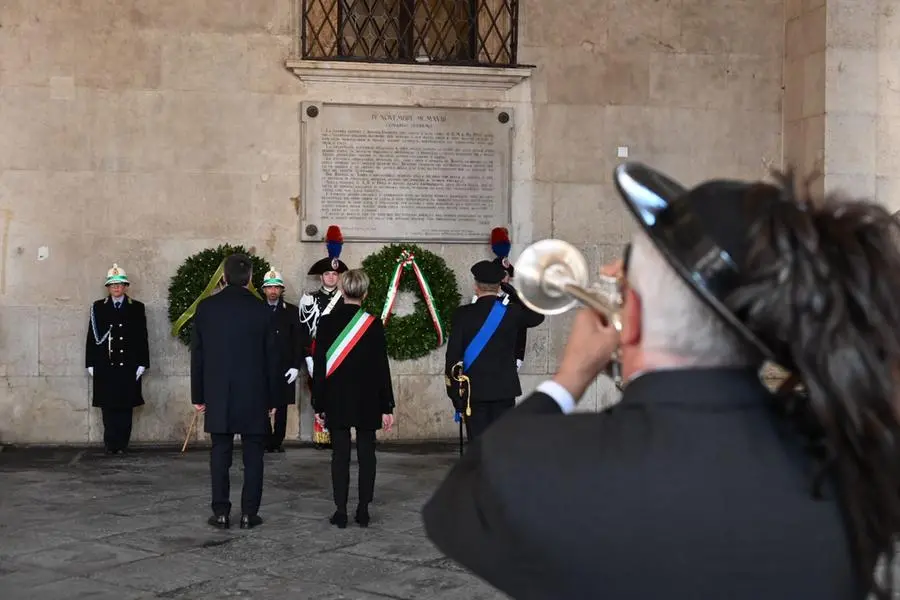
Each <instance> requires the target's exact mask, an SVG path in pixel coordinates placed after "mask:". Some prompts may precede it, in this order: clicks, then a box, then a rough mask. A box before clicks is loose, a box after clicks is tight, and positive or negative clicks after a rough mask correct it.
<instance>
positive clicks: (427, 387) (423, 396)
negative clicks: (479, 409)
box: [394, 375, 458, 440]
mask: <svg viewBox="0 0 900 600" xmlns="http://www.w3.org/2000/svg"><path fill="white" fill-rule="evenodd" d="M394 395H395V399H396V402H397V407H396V408H395V410H394V414H395V415H396V418H397V427H398V428H399V430H400V431H399V435H400V436H401V437H402V438H403V439H407V440H414V439H434V438H453V437H454V436H455V435H456V433H457V429H458V426H457V425H456V423H454V422H453V409H452V405H451V404H450V400H449V398H447V393H446V391H445V388H444V379H443V377H433V376H421V375H404V376H401V377H398V385H397V387H395V388H394Z"/></svg>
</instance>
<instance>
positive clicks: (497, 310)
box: [463, 300, 506, 373]
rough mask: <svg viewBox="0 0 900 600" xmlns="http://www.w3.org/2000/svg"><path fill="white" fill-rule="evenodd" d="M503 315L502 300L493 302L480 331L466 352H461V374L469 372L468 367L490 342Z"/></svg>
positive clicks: (504, 308) (503, 304)
mask: <svg viewBox="0 0 900 600" xmlns="http://www.w3.org/2000/svg"><path fill="white" fill-rule="evenodd" d="M505 314H506V303H505V302H503V301H502V300H497V301H496V302H494V306H493V308H491V312H490V313H489V314H488V317H487V319H486V320H485V321H484V324H483V325H482V326H481V329H479V330H478V333H476V334H475V337H474V338H472V341H471V342H469V345H468V346H467V347H466V351H465V352H463V373H465V372H466V371H468V370H469V367H471V366H472V363H473V362H475V359H476V358H478V355H479V354H481V351H482V350H484V347H485V346H486V345H487V343H488V341H490V339H491V337H492V336H493V335H494V332H495V331H497V327H499V326H500V321H502V320H503V315H505Z"/></svg>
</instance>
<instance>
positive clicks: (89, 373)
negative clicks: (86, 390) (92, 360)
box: [88, 367, 94, 377]
mask: <svg viewBox="0 0 900 600" xmlns="http://www.w3.org/2000/svg"><path fill="white" fill-rule="evenodd" d="M88 375H90V376H91V377H93V376H94V367H88Z"/></svg>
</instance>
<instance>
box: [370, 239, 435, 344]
mask: <svg viewBox="0 0 900 600" xmlns="http://www.w3.org/2000/svg"><path fill="white" fill-rule="evenodd" d="M409 270H412V272H413V273H414V274H415V276H416V283H418V284H419V290H421V292H422V297H423V298H424V299H425V305H426V306H427V307H428V314H429V316H430V317H431V323H432V325H434V330H435V331H436V332H437V337H438V343H437V345H438V347H440V346H441V345H443V343H444V328H443V326H442V325H441V319H440V317H439V316H438V311H437V308H436V306H435V301H434V294H433V293H432V292H431V288H430V287H429V286H428V281H427V280H426V279H425V275H423V274H422V270H421V269H420V268H419V265H418V264H416V255H415V254H413V253H412V252H410V251H409V250H406V249H404V250H403V251H402V252H400V256H398V257H397V267H396V268H395V269H394V274H393V276H392V277H391V282H390V284H388V292H387V296H386V297H385V299H384V309H383V310H382V311H381V322H382V323H384V324H385V325H387V322H388V321H389V320H390V318H391V311H392V310H393V308H394V303H396V302H397V296H398V295H399V293H400V281H401V280H402V279H403V273H404V272H406V271H409Z"/></svg>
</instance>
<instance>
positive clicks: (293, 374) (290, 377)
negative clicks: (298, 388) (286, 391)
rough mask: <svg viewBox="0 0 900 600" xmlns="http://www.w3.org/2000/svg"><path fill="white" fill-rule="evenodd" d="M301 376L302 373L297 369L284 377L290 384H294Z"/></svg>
mask: <svg viewBox="0 0 900 600" xmlns="http://www.w3.org/2000/svg"><path fill="white" fill-rule="evenodd" d="M299 374H300V371H298V370H297V369H288V370H287V373H285V374H284V376H285V377H287V382H288V383H294V381H296V380H297V375H299Z"/></svg>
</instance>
